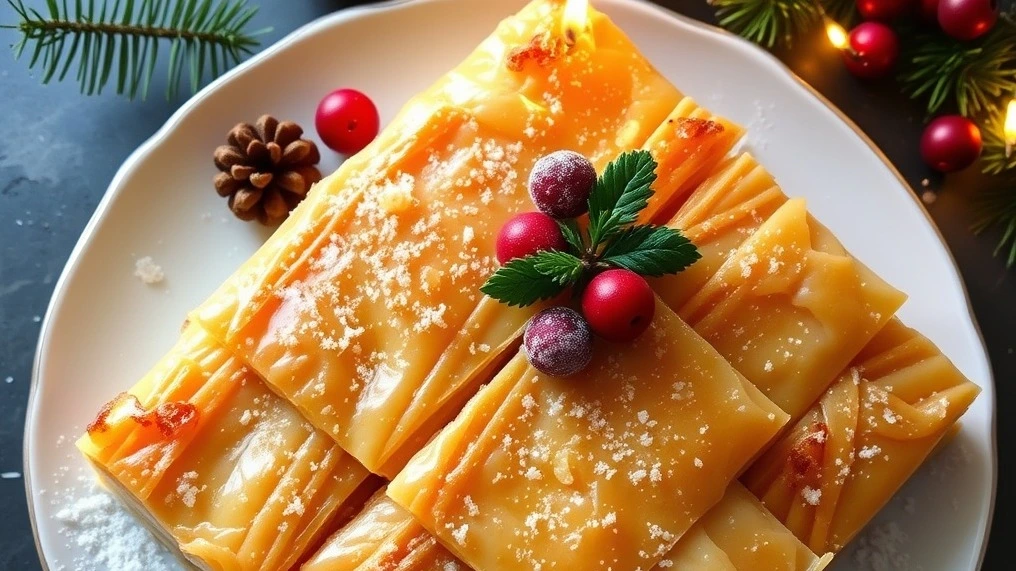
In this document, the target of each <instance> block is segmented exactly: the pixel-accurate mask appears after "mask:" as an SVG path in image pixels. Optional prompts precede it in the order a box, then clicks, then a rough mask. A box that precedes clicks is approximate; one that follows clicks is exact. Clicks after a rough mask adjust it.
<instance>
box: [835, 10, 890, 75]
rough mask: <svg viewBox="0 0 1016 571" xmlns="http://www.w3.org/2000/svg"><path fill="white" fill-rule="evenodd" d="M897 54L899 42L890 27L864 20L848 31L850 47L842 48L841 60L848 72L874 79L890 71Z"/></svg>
mask: <svg viewBox="0 0 1016 571" xmlns="http://www.w3.org/2000/svg"><path fill="white" fill-rule="evenodd" d="M899 55H900V47H899V42H898V41H897V39H896V32H893V30H892V28H890V27H889V26H886V25H885V24H880V23H878V22H864V23H862V24H859V25H858V26H857V27H856V28H854V29H853V30H851V31H850V47H849V48H848V49H845V50H843V61H844V63H845V64H846V66H847V69H848V70H850V73H852V74H854V75H856V76H857V77H863V78H865V79H874V78H877V77H882V76H884V75H886V74H887V73H889V72H890V71H892V68H893V66H894V65H896V58H897V57H898V56H899Z"/></svg>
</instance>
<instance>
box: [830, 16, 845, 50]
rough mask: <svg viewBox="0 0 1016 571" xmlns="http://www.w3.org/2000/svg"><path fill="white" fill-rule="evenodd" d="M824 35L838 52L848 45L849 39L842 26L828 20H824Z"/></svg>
mask: <svg viewBox="0 0 1016 571" xmlns="http://www.w3.org/2000/svg"><path fill="white" fill-rule="evenodd" d="M825 33H826V36H828V37H829V41H830V42H831V43H832V44H833V47H835V48H836V49H838V50H842V49H844V48H846V47H847V46H848V45H849V44H850V38H849V37H848V36H847V31H846V30H844V29H843V26H841V25H839V24H838V23H836V22H834V21H832V20H830V19H828V18H826V22H825Z"/></svg>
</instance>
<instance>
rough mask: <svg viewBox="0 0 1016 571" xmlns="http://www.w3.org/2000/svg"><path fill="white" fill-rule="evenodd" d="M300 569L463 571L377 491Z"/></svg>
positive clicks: (452, 556) (465, 568)
mask: <svg viewBox="0 0 1016 571" xmlns="http://www.w3.org/2000/svg"><path fill="white" fill-rule="evenodd" d="M300 569H301V571H431V570H432V571H456V570H461V571H465V570H467V569H469V568H468V567H467V566H466V564H464V563H462V562H461V561H459V560H458V559H456V558H455V556H454V555H452V553H451V552H450V551H448V550H447V549H445V548H444V547H443V546H442V545H441V544H440V543H438V541H437V540H436V539H434V536H432V535H431V534H430V533H428V532H427V530H425V529H424V528H423V526H421V525H420V524H419V523H417V521H416V519H414V518H413V516H412V515H411V514H410V513H409V512H407V511H406V510H404V509H402V507H400V506H399V505H398V504H396V503H395V502H393V501H392V500H391V499H390V498H388V496H386V495H385V492H384V490H380V491H378V492H377V493H376V494H375V495H374V497H373V498H371V499H370V501H369V502H367V505H366V506H364V508H363V510H362V511H360V513H358V514H357V515H356V517H355V518H353V519H352V520H351V521H350V522H349V523H347V524H346V525H345V526H343V527H342V529H340V530H339V531H337V532H336V533H335V534H334V535H332V536H331V537H330V538H328V541H326V542H325V544H324V546H323V547H322V548H321V549H319V550H318V552H317V553H315V554H314V556H313V557H311V558H310V559H309V560H308V561H307V562H306V563H305V564H304V565H303V566H302V567H301V568H300Z"/></svg>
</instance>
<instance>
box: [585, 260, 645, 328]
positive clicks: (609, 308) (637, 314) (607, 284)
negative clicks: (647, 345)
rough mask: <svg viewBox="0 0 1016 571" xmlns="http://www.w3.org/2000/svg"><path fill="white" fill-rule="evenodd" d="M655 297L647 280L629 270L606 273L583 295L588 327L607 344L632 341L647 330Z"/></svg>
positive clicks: (587, 287) (590, 284)
mask: <svg viewBox="0 0 1016 571" xmlns="http://www.w3.org/2000/svg"><path fill="white" fill-rule="evenodd" d="M655 312H656V296H655V295H653V290H652V289H651V288H650V287H649V284H648V283H646V280H645V279H644V278H643V277H642V276H640V275H638V274H636V273H635V272H633V271H630V270H622V269H614V270H607V271H605V272H603V273H601V274H598V275H597V276H596V277H595V278H593V279H592V280H591V281H590V282H589V285H588V286H586V290H585V291H584V292H582V313H583V314H584V315H585V316H586V320H587V321H588V323H589V327H590V328H592V330H593V331H594V332H595V333H596V334H597V335H599V336H600V337H603V338H604V339H606V340H608V341H631V340H632V339H635V338H636V337H638V336H639V335H642V333H643V332H644V331H645V330H646V329H648V328H649V324H650V323H652V321H653V314H654V313H655Z"/></svg>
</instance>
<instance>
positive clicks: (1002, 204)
mask: <svg viewBox="0 0 1016 571" xmlns="http://www.w3.org/2000/svg"><path fill="white" fill-rule="evenodd" d="M977 208H978V211H979V212H980V218H979V219H978V220H977V222H975V223H974V225H973V227H972V229H973V231H974V233H975V234H980V233H981V232H983V231H985V230H987V229H988V228H991V227H993V226H1000V227H1001V228H1002V237H1001V238H1000V239H999V241H998V245H997V246H996V247H995V252H994V255H996V256H997V255H999V254H1002V255H1003V257H1004V258H1005V265H1006V267H1008V268H1011V267H1013V265H1016V188H1002V189H997V190H992V191H989V192H985V193H984V194H983V195H982V196H981V198H979V199H978V204H977Z"/></svg>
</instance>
